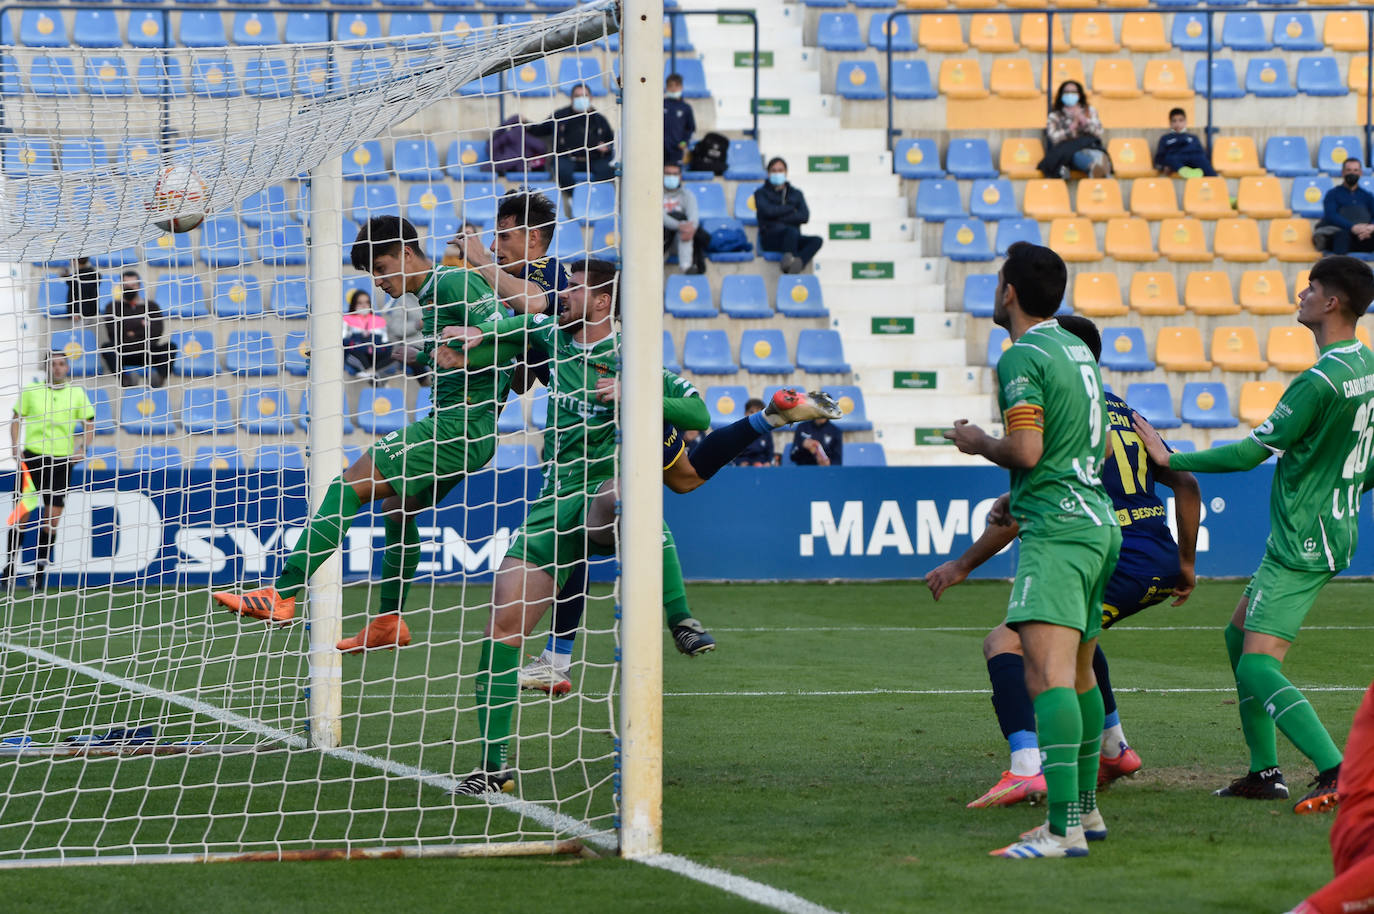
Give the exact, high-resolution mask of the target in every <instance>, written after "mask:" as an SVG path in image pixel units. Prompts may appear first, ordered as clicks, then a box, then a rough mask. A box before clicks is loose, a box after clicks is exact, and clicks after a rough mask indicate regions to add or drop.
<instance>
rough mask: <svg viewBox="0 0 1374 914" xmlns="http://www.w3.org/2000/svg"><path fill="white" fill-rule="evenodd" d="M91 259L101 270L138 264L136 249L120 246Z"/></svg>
mask: <svg viewBox="0 0 1374 914" xmlns="http://www.w3.org/2000/svg"><path fill="white" fill-rule="evenodd" d="M21 199H22V198H21ZM91 260H93V261H95V265H96V266H97V267H99V268H100V269H102V270H118V269H123V268H124V267H126V266H136V265H137V264H138V249H137V248H121V249H120V250H117V251H103V252H101V253H99V254H96V255H95V256H94V257H92V258H91Z"/></svg>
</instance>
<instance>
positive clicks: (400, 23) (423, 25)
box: [387, 4, 434, 50]
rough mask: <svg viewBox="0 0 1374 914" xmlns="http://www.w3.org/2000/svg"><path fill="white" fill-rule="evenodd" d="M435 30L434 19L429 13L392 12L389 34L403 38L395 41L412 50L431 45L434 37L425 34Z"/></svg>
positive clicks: (396, 37)
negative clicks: (427, 36) (426, 36)
mask: <svg viewBox="0 0 1374 914" xmlns="http://www.w3.org/2000/svg"><path fill="white" fill-rule="evenodd" d="M417 5H418V4H417ZM433 31H434V19H433V18H432V17H431V16H430V15H429V13H414V12H409V13H392V14H391V23H390V24H389V25H388V26H387V35H389V36H391V38H392V39H398V38H399V39H401V40H400V41H396V42H395V43H396V44H397V45H398V46H400V47H403V48H408V49H410V50H418V49H420V48H425V47H430V46H431V45H432V43H433V39H430V38H425V37H423V36H425V35H428V34H430V33H431V32H433Z"/></svg>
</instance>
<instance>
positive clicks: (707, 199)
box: [573, 181, 730, 219]
mask: <svg viewBox="0 0 1374 914" xmlns="http://www.w3.org/2000/svg"><path fill="white" fill-rule="evenodd" d="M590 186H591V187H593V188H595V187H602V186H604V187H606V188H607V189H609V190H611V193H610V194H609V195H606V196H607V197H608V198H609V203H610V205H611V207H612V209H611V212H609V213H603V214H601V215H598V216H597V217H596V218H597V219H601V218H604V217H605V216H609V215H612V214H614V212H615V210H614V201H615V193H614V189H613V188H612V187H611V185H609V184H606V185H595V184H594V185H590ZM687 189H688V190H690V191H691V192H692V194H693V195H694V196H695V197H696V198H697V217H698V218H699V219H728V218H730V209H729V207H728V206H727V205H726V203H725V187H724V186H723V185H721V184H719V183H717V182H715V181H700V182H693V183H690V184H688V185H687ZM577 212H578V210H577V207H576V204H574V207H573V213H574V215H576V214H577Z"/></svg>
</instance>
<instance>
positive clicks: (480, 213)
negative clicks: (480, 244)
mask: <svg viewBox="0 0 1374 914" xmlns="http://www.w3.org/2000/svg"><path fill="white" fill-rule="evenodd" d="M586 188H590V190H585V189H586ZM600 188H606V189H607V190H609V189H610V188H611V185H610V184H578V185H575V186H574V187H573V216H574V218H576V219H577V221H578V222H579V223H581V224H582V225H590V224H591V223H593V222H595V221H596V220H598V219H605V218H606V217H608V216H612V215H614V214H615V210H614V209H611V210H610V211H609V212H607V209H606V200H605V198H606V193H605V191H603V190H600ZM579 191H581V193H579ZM612 196H614V195H613V194H612ZM500 197H501V188H500V187H498V186H497V185H496V184H492V183H490V182H487V181H467V182H465V183H464V184H463V208H462V213H461V214H460V215H461V216H462V217H463V221H464V222H471V223H474V224H475V225H478V226H481V227H482V228H484V229H488V228H491V227H493V226H495V225H496V210H497V208H498V206H499V205H500ZM435 218H436V223H435V224H436V225H437V224H438V222H440V221H442V220H443V219H444V218H446V214H445V213H443V212H442V211H441V212H440V213H439V215H438V216H436V217H435ZM555 231H557V228H556V227H555ZM574 231H577V232H580V231H581V226H577V227H575V228H574Z"/></svg>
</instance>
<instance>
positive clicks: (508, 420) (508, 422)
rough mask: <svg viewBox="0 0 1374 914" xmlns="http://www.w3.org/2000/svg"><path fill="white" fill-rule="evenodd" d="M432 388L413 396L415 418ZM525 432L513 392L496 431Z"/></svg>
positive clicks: (425, 409) (428, 405)
mask: <svg viewBox="0 0 1374 914" xmlns="http://www.w3.org/2000/svg"><path fill="white" fill-rule="evenodd" d="M663 367H664V368H666V369H668V370H669V371H672V370H673V369H672V367H671V366H670V365H669V364H668V362H667V360H666V359H665V360H664V362H663ZM432 390H433V388H432V387H422V388H420V390H418V391H416V395H415V415H416V417H417V418H418V417H420V416H425V415H428V414H429V412H430V410H431V409H433V407H434V401H433V395H432ZM524 430H525V406H524V401H523V400H522V399H521V398H520V396H519V395H518V394H516V393H515V392H514V391H511V392H510V393H508V394H506V402H505V404H504V405H503V406H502V407H501V414H500V415H499V416H497V417H496V431H497V432H499V433H501V434H503V435H508V434H512V433H514V432H522V431H524Z"/></svg>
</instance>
